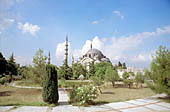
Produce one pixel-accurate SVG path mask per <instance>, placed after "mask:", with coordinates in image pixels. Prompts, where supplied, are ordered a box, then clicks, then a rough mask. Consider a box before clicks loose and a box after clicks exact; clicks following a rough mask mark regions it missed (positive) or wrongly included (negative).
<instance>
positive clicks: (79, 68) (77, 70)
mask: <svg viewBox="0 0 170 112" xmlns="http://www.w3.org/2000/svg"><path fill="white" fill-rule="evenodd" d="M71 68H72V71H73V77H74V79H77V78H78V77H79V76H80V75H83V76H84V77H86V74H87V70H86V68H85V67H84V66H83V65H82V64H80V63H74V64H72V67H71Z"/></svg>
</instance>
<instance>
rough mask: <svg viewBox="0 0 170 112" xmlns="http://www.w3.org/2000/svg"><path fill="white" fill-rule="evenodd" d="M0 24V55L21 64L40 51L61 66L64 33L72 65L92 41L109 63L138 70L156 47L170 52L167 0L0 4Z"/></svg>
mask: <svg viewBox="0 0 170 112" xmlns="http://www.w3.org/2000/svg"><path fill="white" fill-rule="evenodd" d="M0 20H1V22H0V51H1V52H2V53H3V54H4V55H5V57H6V58H8V57H9V56H10V54H11V53H12V52H13V53H14V55H15V57H16V61H17V62H18V63H21V65H25V64H31V63H32V57H33V56H34V55H35V52H36V51H37V50H38V49H39V48H41V49H43V50H44V54H45V55H48V51H50V52H51V57H52V63H53V64H56V65H61V64H62V62H63V60H64V56H63V55H64V42H65V37H66V34H68V37H69V45H70V48H69V57H70V59H69V61H70V62H71V56H72V55H73V56H74V57H75V60H77V59H78V58H79V57H81V56H82V55H83V54H84V53H85V52H87V50H89V48H90V43H91V42H92V43H93V46H94V48H97V49H99V50H101V51H102V52H103V54H104V55H106V56H107V57H109V58H110V60H111V61H112V63H114V64H115V63H117V62H118V61H121V62H126V64H127V66H136V67H142V68H144V67H149V65H150V62H151V60H152V57H151V56H152V55H153V54H154V53H155V50H157V49H158V47H159V46H160V45H163V46H166V47H167V48H170V1H169V0H107V1H106V0H100V1H99V0H0Z"/></svg>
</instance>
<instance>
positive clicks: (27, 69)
mask: <svg viewBox="0 0 170 112" xmlns="http://www.w3.org/2000/svg"><path fill="white" fill-rule="evenodd" d="M18 75H21V76H22V79H26V80H33V77H34V74H33V67H32V66H31V65H29V66H22V67H20V68H19V70H18Z"/></svg>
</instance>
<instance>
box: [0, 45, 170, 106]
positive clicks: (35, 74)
mask: <svg viewBox="0 0 170 112" xmlns="http://www.w3.org/2000/svg"><path fill="white" fill-rule="evenodd" d="M2 57H3V56H1V62H3V63H9V62H10V63H11V64H7V65H6V66H7V67H5V68H7V69H6V71H8V72H4V71H1V74H2V75H1V78H0V105H15V106H22V105H38V106H44V105H51V104H53V105H58V100H59V95H58V88H65V90H66V91H67V94H68V96H69V98H70V103H71V104H72V105H76V106H89V105H99V104H105V103H110V102H119V101H126V100H132V99H138V98H145V97H149V96H152V95H155V94H157V93H166V94H167V95H168V96H170V91H169V87H170V85H169V81H170V77H169V76H170V75H169V73H170V72H169V70H170V69H169V67H170V65H169V57H170V52H169V50H168V49H166V48H165V47H160V48H159V50H158V51H157V52H156V56H155V58H154V59H153V61H152V63H151V69H150V70H147V69H146V70H145V72H144V74H142V73H141V72H138V73H136V74H134V73H133V72H124V73H123V75H122V78H120V77H119V75H118V72H117V69H125V68H126V66H125V64H123V66H122V65H121V64H120V63H118V65H117V66H113V65H112V64H111V63H98V64H94V63H92V64H91V65H90V69H89V70H86V69H85V67H84V66H82V65H81V64H78V63H75V64H73V65H72V66H71V67H68V68H67V69H65V68H66V65H65V63H64V64H63V66H61V67H57V66H55V65H52V64H50V62H48V63H47V62H46V60H47V57H46V56H43V51H42V50H39V51H38V52H37V53H36V55H35V56H34V58H33V63H34V65H33V66H31V65H29V66H24V67H17V66H16V64H15V61H14V57H13V56H12V57H11V58H10V59H9V61H8V60H7V61H4V58H2ZM2 60H3V61H2ZM3 63H1V64H3ZM11 66H12V67H15V69H12V67H11ZM6 73H8V75H6ZM80 76H83V78H82V77H81V78H80ZM66 79H67V80H66ZM68 79H69V80H68ZM150 80H152V81H150ZM11 84H16V85H19V86H32V87H42V89H28V88H27V89H26V88H16V87H11V86H10V85H11ZM146 85H147V86H146ZM168 101H169V100H168Z"/></svg>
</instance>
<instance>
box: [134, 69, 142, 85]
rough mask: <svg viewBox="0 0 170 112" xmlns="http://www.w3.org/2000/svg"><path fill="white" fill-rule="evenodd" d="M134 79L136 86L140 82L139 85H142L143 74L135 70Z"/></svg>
mask: <svg viewBox="0 0 170 112" xmlns="http://www.w3.org/2000/svg"><path fill="white" fill-rule="evenodd" d="M135 81H136V87H137V86H138V85H139V84H140V87H142V83H143V82H144V76H143V75H142V73H141V72H137V74H136V76H135Z"/></svg>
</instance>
